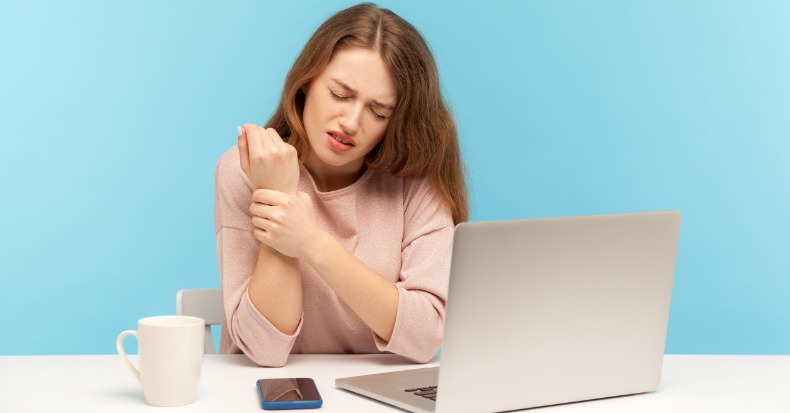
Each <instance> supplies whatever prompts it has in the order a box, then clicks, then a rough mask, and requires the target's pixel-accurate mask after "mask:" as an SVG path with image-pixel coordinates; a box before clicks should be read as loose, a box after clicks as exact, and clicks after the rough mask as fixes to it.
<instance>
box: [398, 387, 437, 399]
mask: <svg viewBox="0 0 790 413" xmlns="http://www.w3.org/2000/svg"><path fill="white" fill-rule="evenodd" d="M436 387H437V386H428V387H415V388H413V389H406V390H405V391H407V392H409V393H412V394H416V395H417V396H422V397H425V398H426V399H429V400H433V401H436Z"/></svg>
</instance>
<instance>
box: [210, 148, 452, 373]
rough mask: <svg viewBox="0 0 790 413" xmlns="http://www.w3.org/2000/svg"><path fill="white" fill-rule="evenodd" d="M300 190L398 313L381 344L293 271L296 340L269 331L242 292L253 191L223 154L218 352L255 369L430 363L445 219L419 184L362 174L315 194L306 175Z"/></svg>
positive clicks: (444, 260) (448, 228)
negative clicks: (338, 359) (319, 356)
mask: <svg viewBox="0 0 790 413" xmlns="http://www.w3.org/2000/svg"><path fill="white" fill-rule="evenodd" d="M300 172H301V175H300V177H299V191H301V192H306V193H308V194H309V195H310V197H311V198H312V199H313V206H314V211H315V214H316V220H317V222H318V224H319V225H320V226H321V227H322V228H323V229H324V230H326V231H328V232H329V233H330V234H331V235H332V236H334V237H335V239H337V240H338V241H339V242H340V244H342V245H343V246H344V247H345V248H346V249H348V250H349V251H350V252H351V253H352V254H354V256H355V257H357V258H358V259H359V260H360V261H362V262H363V263H365V264H366V265H367V266H368V267H370V268H371V269H372V270H374V271H375V272H376V273H378V274H379V275H381V276H382V277H384V278H385V279H387V280H389V281H391V282H393V283H395V285H396V286H397V288H398V313H397V316H396V320H395V328H394V330H393V332H392V338H391V340H390V341H389V342H385V341H383V340H382V339H381V338H379V337H378V336H376V335H375V333H373V331H372V330H370V328H368V326H367V325H365V324H364V323H363V322H362V321H361V320H360V319H359V317H357V315H356V314H354V312H353V311H351V309H350V308H349V307H348V306H347V305H346V304H345V303H343V302H342V301H340V299H339V298H338V297H337V296H336V295H335V293H334V291H333V290H332V289H331V288H329V286H327V285H326V283H325V282H324V281H323V280H322V279H321V276H320V275H318V273H317V272H316V271H315V270H314V269H313V268H312V267H310V266H309V265H307V264H304V263H302V264H301V273H302V295H303V314H302V319H301V321H300V323H299V326H298V327H297V330H296V333H295V334H294V335H286V334H283V333H282V332H280V331H279V330H277V329H276V328H275V327H274V326H273V325H272V324H271V323H270V322H269V321H268V320H267V319H266V318H265V317H264V316H263V315H261V313H260V312H258V310H257V309H256V308H255V306H253V304H252V302H251V301H250V298H249V295H248V293H247V286H248V284H249V281H250V277H251V276H252V273H253V270H254V268H255V264H256V261H257V259H258V247H259V243H258V241H257V240H256V239H255V238H254V237H253V235H252V230H253V226H252V223H251V222H250V219H251V214H250V211H249V208H250V204H251V196H252V191H253V189H254V188H253V186H252V184H251V183H250V181H249V180H248V179H247V177H246V176H245V175H244V172H243V171H242V170H241V168H240V167H239V154H238V150H237V149H236V147H233V148H231V149H230V150H228V151H227V152H225V154H224V155H222V157H221V158H220V160H219V163H218V165H217V172H216V191H215V207H214V220H215V224H214V226H215V230H216V233H217V254H218V258H219V271H220V279H221V285H222V295H223V304H224V311H225V320H224V323H223V325H222V327H223V328H222V336H221V342H220V352H221V353H239V352H244V354H246V355H247V356H248V357H249V358H250V359H252V360H253V361H254V362H255V363H257V364H260V365H263V366H282V365H284V364H285V362H286V361H287V359H288V354H290V353H379V352H391V353H395V354H400V355H402V356H404V357H406V358H408V359H410V360H413V361H415V362H419V363H424V362H427V361H429V360H430V359H431V358H432V357H433V356H434V354H435V353H436V351H437V349H438V348H439V345H440V344H441V339H442V333H443V331H444V310H445V302H446V298H447V288H448V287H447V286H448V281H449V276H450V254H451V249H452V237H453V221H452V215H451V213H450V211H449V210H448V209H447V208H446V207H445V206H444V204H443V203H442V202H441V201H440V200H439V199H438V198H436V196H435V194H434V192H433V189H432V185H431V184H430V183H429V182H428V180H427V179H408V178H398V177H395V176H393V175H391V174H388V173H382V172H375V171H372V170H367V171H366V172H365V173H364V174H363V175H362V177H361V178H359V180H357V182H355V183H354V184H352V185H351V186H348V187H346V188H343V189H339V190H337V191H331V192H320V191H318V190H317V189H316V187H315V183H314V182H313V178H312V177H311V176H310V173H309V172H308V171H307V170H306V169H305V168H304V167H302V168H301V171H300Z"/></svg>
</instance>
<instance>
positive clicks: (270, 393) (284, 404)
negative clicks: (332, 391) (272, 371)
mask: <svg viewBox="0 0 790 413" xmlns="http://www.w3.org/2000/svg"><path fill="white" fill-rule="evenodd" d="M256 387H257V388H258V398H259V399H260V400H261V407H262V408H263V410H290V409H317V408H319V407H321V404H322V403H323V401H322V400H321V395H320V394H318V388H317V387H315V382H314V381H313V379H308V378H298V379H260V380H258V385H257V386H256Z"/></svg>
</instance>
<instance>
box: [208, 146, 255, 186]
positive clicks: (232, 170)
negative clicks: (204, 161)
mask: <svg viewBox="0 0 790 413" xmlns="http://www.w3.org/2000/svg"><path fill="white" fill-rule="evenodd" d="M214 178H215V180H216V184H217V190H218V191H221V190H223V189H224V191H223V192H225V193H226V195H240V194H247V192H249V193H251V192H252V184H251V183H250V181H249V179H247V176H246V175H244V171H242V170H241V166H240V164H239V150H238V148H237V147H236V146H233V147H231V148H230V149H228V150H227V151H225V153H223V154H222V155H221V156H220V157H219V160H218V161H217V169H216V174H215V177H214Z"/></svg>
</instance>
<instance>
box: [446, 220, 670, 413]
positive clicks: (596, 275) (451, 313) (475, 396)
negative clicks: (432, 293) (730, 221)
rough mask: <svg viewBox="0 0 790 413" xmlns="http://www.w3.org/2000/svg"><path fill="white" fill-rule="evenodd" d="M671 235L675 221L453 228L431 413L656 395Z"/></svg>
mask: <svg viewBox="0 0 790 413" xmlns="http://www.w3.org/2000/svg"><path fill="white" fill-rule="evenodd" d="M679 229H680V214H679V213H678V212H675V211H668V212H650V213H634V214H615V215H599V216H586V217H566V218H548V219H529V220H519V221H498V222H476V223H464V224H460V225H458V227H457V228H456V232H455V239H454V245H453V258H452V267H451V281H450V291H449V296H448V297H449V298H448V304H447V319H446V325H445V335H444V342H443V345H442V358H441V368H440V370H439V394H438V399H437V409H436V411H437V412H453V413H462V412H480V411H503V410H513V409H524V408H528V407H535V406H545V405H550V404H558V403H566V402H572V401H579V400H589V399H596V398H602V397H610V396H617V395H624V394H632V393H641V392H647V391H652V390H655V388H656V387H657V386H658V383H659V380H660V375H661V365H662V360H663V354H664V344H665V341H666V328H667V321H668V317H669V303H670V297H671V290H672V279H673V273H674V266H675V253H676V250H677V240H678V233H679Z"/></svg>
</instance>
